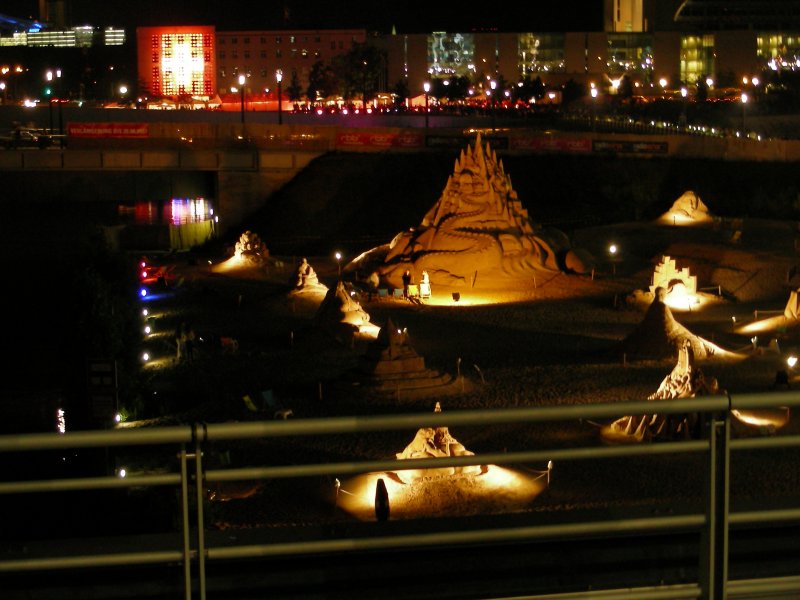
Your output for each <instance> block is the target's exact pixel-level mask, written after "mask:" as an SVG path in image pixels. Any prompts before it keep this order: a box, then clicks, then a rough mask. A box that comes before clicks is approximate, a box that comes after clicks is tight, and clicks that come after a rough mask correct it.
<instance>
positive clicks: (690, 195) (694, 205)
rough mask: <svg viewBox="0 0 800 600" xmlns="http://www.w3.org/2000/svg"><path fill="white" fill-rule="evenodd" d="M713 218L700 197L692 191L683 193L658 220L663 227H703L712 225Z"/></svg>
mask: <svg viewBox="0 0 800 600" xmlns="http://www.w3.org/2000/svg"><path fill="white" fill-rule="evenodd" d="M713 221H714V217H713V216H711V213H710V212H709V210H708V207H707V206H706V205H705V203H704V202H703V201H702V200H701V199H700V196H698V195H697V194H695V193H694V192H692V191H688V192H684V193H683V195H682V196H681V197H680V198H678V199H677V200H675V202H674V203H673V204H672V207H671V208H670V209H669V210H668V211H667V212H665V213H664V214H663V215H661V216H660V217H659V218H658V222H659V223H663V224H665V225H704V224H709V223H713Z"/></svg>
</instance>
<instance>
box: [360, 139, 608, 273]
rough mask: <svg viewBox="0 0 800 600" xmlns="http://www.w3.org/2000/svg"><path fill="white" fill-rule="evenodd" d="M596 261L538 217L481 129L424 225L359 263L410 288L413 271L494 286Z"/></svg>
mask: <svg viewBox="0 0 800 600" xmlns="http://www.w3.org/2000/svg"><path fill="white" fill-rule="evenodd" d="M358 261H363V262H362V265H357V262H358ZM593 263H594V259H593V257H592V256H591V255H590V254H589V253H588V252H586V251H583V250H576V249H573V248H572V247H571V245H570V241H569V238H568V237H567V236H566V234H564V233H563V232H561V231H559V230H557V229H553V228H546V227H540V226H537V225H535V224H534V223H533V222H532V221H531V219H530V217H529V216H528V211H527V209H525V208H524V207H523V206H522V202H521V201H520V199H519V198H518V197H517V192H516V191H515V190H514V189H513V188H512V186H511V178H510V177H509V176H508V175H506V173H505V171H504V169H503V163H502V161H498V160H497V157H496V155H495V153H494V152H493V151H492V150H491V149H490V148H489V145H488V144H484V143H483V142H482V141H481V138H480V135H478V137H477V139H476V140H475V145H474V146H472V147H468V148H467V150H466V151H462V153H461V156H460V157H459V158H458V160H457V161H456V164H455V170H454V173H453V174H452V175H451V176H450V178H449V180H448V182H447V185H446V186H445V189H444V191H443V192H442V195H441V196H440V198H439V200H438V201H437V202H436V204H435V205H434V206H433V207H432V208H431V209H430V210H429V211H428V213H427V214H426V215H425V217H424V218H423V219H422V223H421V224H420V225H419V227H416V228H412V229H410V230H408V231H404V232H402V233H400V234H398V235H397V236H395V238H394V239H393V240H392V241H391V243H390V244H388V246H381V247H379V248H375V249H373V250H371V251H369V252H367V253H365V254H364V255H362V256H361V257H359V259H357V260H356V261H353V264H356V266H363V267H364V268H363V269H362V270H367V271H371V270H372V269H376V270H377V272H378V275H379V276H380V278H381V281H382V282H383V283H384V284H386V285H388V286H390V287H394V288H400V287H402V275H403V273H404V272H406V271H407V270H408V271H410V272H411V275H412V277H413V278H414V280H415V281H417V280H419V278H420V276H421V274H422V272H423V271H427V272H428V274H429V276H430V281H431V283H432V284H433V285H446V286H463V285H470V286H472V287H482V286H488V287H492V286H496V283H497V280H498V279H500V280H506V282H507V283H508V282H513V281H514V280H515V279H522V278H526V279H531V278H532V277H533V274H534V273H535V272H537V271H555V272H559V271H565V272H572V273H582V274H586V273H590V272H591V270H592V267H593Z"/></svg>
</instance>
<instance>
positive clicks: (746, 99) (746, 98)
mask: <svg viewBox="0 0 800 600" xmlns="http://www.w3.org/2000/svg"><path fill="white" fill-rule="evenodd" d="M749 99H750V98H748V97H747V94H746V93H744V92H742V131H743V132H745V135H746V131H747V130H746V129H745V127H744V107H745V105H747V101H748V100H749Z"/></svg>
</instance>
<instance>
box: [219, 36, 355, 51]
mask: <svg viewBox="0 0 800 600" xmlns="http://www.w3.org/2000/svg"><path fill="white" fill-rule="evenodd" d="M226 40H227V41H226ZM274 41H275V44H281V43H282V42H283V38H282V37H281V36H279V35H276V36H275V37H274ZM297 41H298V36H296V35H290V36H289V43H290V44H296V43H297ZM350 41H351V43H355V42H357V41H358V40H357V39H356V38H355V37H353V38H352V39H351V40H350ZM260 42H261V44H266V43H268V42H267V38H266V36H261V38H260ZM302 42H303V43H304V44H307V43H308V42H309V36H307V35H304V36H303V40H302ZM313 42H314V43H315V44H321V43H322V38H321V37H320V36H318V35H317V36H314V39H313ZM217 43H218V44H219V45H220V46H224V45H225V44H226V43H230V44H238V43H239V38H238V37H236V36H232V37H224V36H218V37H217ZM242 43H244V44H249V43H250V38H249V37H244V38H242ZM337 48H338V49H339V50H343V49H344V40H331V50H336V49H337Z"/></svg>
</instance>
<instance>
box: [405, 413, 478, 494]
mask: <svg viewBox="0 0 800 600" xmlns="http://www.w3.org/2000/svg"><path fill="white" fill-rule="evenodd" d="M434 412H436V413H440V412H442V406H441V404H440V403H439V402H437V403H436V406H435V408H434ZM446 456H475V453H474V452H470V451H469V450H467V449H466V448H465V447H464V445H463V444H462V443H461V442H459V441H458V440H457V439H455V438H454V437H453V436H452V435H451V434H450V430H449V429H448V428H447V427H445V426H437V427H423V428H421V429H419V430H417V434H416V435H415V436H414V439H413V440H411V443H410V444H408V446H406V447H405V449H404V450H403V451H402V452H399V453H397V458H398V460H406V459H409V458H412V459H413V458H441V457H446ZM481 469H482V468H481V466H479V465H475V466H468V467H444V468H440V469H422V470H421V471H417V472H412V471H399V472H398V475H399V476H400V478H401V479H402V478H403V476H404V475H406V476H407V477H408V475H409V474H411V477H410V478H414V477H435V476H439V477H443V476H452V475H469V474H476V473H480V472H481Z"/></svg>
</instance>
